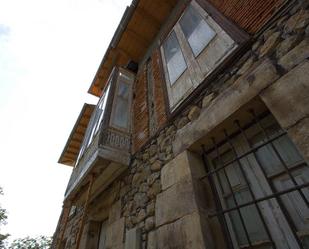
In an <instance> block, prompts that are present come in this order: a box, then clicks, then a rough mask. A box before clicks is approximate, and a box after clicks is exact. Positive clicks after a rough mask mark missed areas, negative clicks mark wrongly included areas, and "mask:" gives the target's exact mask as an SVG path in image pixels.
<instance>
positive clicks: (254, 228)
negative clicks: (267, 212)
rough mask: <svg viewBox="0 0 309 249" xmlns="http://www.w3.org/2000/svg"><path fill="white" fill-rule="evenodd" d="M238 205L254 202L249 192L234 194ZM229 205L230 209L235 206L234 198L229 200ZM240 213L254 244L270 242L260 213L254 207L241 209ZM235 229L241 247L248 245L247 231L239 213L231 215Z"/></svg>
mask: <svg viewBox="0 0 309 249" xmlns="http://www.w3.org/2000/svg"><path fill="white" fill-rule="evenodd" d="M234 194H235V198H236V201H237V204H238V205H241V204H245V203H248V202H249V201H251V200H252V198H251V196H250V193H249V191H248V190H243V191H239V192H236V193H234ZM227 205H228V207H229V208H232V207H234V206H235V203H234V201H233V198H232V197H229V198H228V199H227ZM240 213H241V215H242V218H243V220H244V223H245V226H246V229H247V232H248V234H249V237H250V240H251V242H252V243H254V242H259V241H266V240H268V237H267V233H266V231H265V228H264V226H263V223H262V220H261V218H260V216H259V213H258V211H257V209H256V207H255V206H254V205H250V206H246V207H243V208H241V209H240ZM230 218H231V220H232V224H233V228H234V231H235V233H236V236H237V240H238V242H239V244H240V245H244V244H248V241H247V239H246V235H245V230H244V228H243V226H242V223H241V220H240V216H239V214H238V212H236V211H234V212H232V213H231V214H230Z"/></svg>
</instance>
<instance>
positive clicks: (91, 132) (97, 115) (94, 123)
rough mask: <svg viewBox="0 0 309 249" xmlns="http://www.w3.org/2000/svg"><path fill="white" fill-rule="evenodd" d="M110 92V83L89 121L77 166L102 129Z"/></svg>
mask: <svg viewBox="0 0 309 249" xmlns="http://www.w3.org/2000/svg"><path fill="white" fill-rule="evenodd" d="M109 90H110V82H109V83H108V84H107V86H106V87H105V89H104V91H103V93H102V95H101V98H100V99H99V101H98V104H97V106H96V107H95V109H94V111H93V113H92V115H91V118H90V120H89V123H88V126H87V129H86V132H85V136H84V140H83V143H82V145H81V149H80V151H79V155H78V157H77V160H76V164H77V163H78V161H79V160H80V158H81V157H82V155H83V154H84V152H85V150H86V149H87V148H88V146H89V145H90V144H91V143H92V141H93V138H94V137H95V135H96V134H97V132H98V130H99V128H100V125H101V122H102V119H103V116H104V113H105V109H106V102H107V98H108V95H109Z"/></svg>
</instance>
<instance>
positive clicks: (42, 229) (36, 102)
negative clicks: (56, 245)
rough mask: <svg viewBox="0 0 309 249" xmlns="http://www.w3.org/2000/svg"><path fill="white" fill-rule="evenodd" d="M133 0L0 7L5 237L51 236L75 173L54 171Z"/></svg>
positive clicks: (7, 2) (0, 0)
mask: <svg viewBox="0 0 309 249" xmlns="http://www.w3.org/2000/svg"><path fill="white" fill-rule="evenodd" d="M130 2H131V0H27V1H25V0H0V160H1V161H0V186H2V187H3V189H4V194H5V195H4V196H3V197H0V204H1V205H2V206H3V207H4V208H6V209H7V211H8V215H9V219H8V224H7V225H6V226H5V227H2V229H1V228H0V229H1V231H2V232H8V233H10V234H11V235H12V237H13V238H16V237H23V236H27V235H30V236H37V235H49V236H50V235H52V234H53V232H54V230H55V227H56V225H57V222H58V218H59V215H60V212H61V206H62V201H63V195H64V191H65V188H66V184H67V182H68V179H69V176H70V174H71V170H72V168H71V167H68V166H64V165H60V164H57V160H58V158H59V156H60V154H61V152H62V149H63V147H64V145H65V143H66V140H67V138H68V136H69V134H70V132H71V129H72V128H73V125H74V123H75V121H76V119H77V117H78V114H79V112H80V110H81V108H82V106H83V103H84V102H88V103H96V102H97V98H96V97H93V96H91V95H89V94H87V90H88V88H89V86H90V84H91V82H92V79H93V77H94V75H95V72H96V70H97V69H98V66H99V64H100V62H101V60H102V57H103V55H104V53H105V51H106V49H107V46H108V44H109V42H110V40H111V38H112V36H113V34H114V32H115V30H116V28H117V26H118V23H119V21H120V18H121V16H122V14H123V12H124V10H125V7H126V6H127V5H129V4H130Z"/></svg>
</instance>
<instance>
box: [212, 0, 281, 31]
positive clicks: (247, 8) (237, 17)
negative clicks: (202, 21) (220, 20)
mask: <svg viewBox="0 0 309 249" xmlns="http://www.w3.org/2000/svg"><path fill="white" fill-rule="evenodd" d="M209 2H210V3H212V4H213V5H214V6H215V7H216V8H217V9H218V10H219V11H220V12H221V13H222V14H223V15H225V16H226V17H227V18H229V19H230V20H231V21H233V22H234V23H236V24H237V25H238V26H239V27H240V28H242V29H244V30H246V31H247V32H248V33H250V34H254V33H255V32H257V31H258V30H259V29H260V28H261V27H262V26H263V25H264V24H265V23H266V22H267V21H268V20H269V19H270V18H271V16H272V14H273V13H274V12H275V11H276V9H277V8H278V7H279V6H280V5H281V4H282V3H283V2H284V0H271V1H264V0H260V1H257V0H209Z"/></svg>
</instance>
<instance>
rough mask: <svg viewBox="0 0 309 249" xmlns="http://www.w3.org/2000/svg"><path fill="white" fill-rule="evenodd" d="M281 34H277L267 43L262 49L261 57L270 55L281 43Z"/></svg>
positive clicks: (270, 37)
mask: <svg viewBox="0 0 309 249" xmlns="http://www.w3.org/2000/svg"><path fill="white" fill-rule="evenodd" d="M280 35H281V34H280V32H275V33H273V34H272V35H271V36H269V38H268V39H267V40H266V41H265V43H264V44H263V46H262V47H261V49H260V57H263V56H265V55H267V54H270V53H271V52H272V51H273V50H274V49H275V47H276V46H277V44H278V43H279V42H280Z"/></svg>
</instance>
